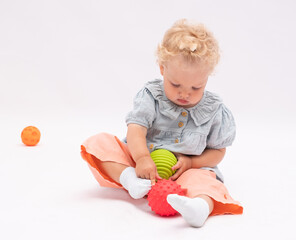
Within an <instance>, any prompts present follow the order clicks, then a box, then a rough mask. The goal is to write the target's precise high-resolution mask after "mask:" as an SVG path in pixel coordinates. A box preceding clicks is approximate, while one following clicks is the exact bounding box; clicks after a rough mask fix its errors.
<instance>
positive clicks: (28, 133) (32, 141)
mask: <svg viewBox="0 0 296 240" xmlns="http://www.w3.org/2000/svg"><path fill="white" fill-rule="evenodd" d="M40 136H41V134H40V131H39V129H38V128H36V127H33V126H29V127H25V128H24V130H23V131H22V135H21V137H22V142H23V143H24V144H25V145H27V146H35V145H36V144H37V143H38V142H39V140H40Z"/></svg>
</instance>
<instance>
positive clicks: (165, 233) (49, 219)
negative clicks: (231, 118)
mask: <svg viewBox="0 0 296 240" xmlns="http://www.w3.org/2000/svg"><path fill="white" fill-rule="evenodd" d="M295 11H296V3H295V1H292V0H290V1H288V0H282V1H275V0H273V1H258V0H256V1H255V0H248V1H234V0H233V1H231V0H228V1H227V0H226V1H219V0H212V1H205V0H202V1H197V0H196V1H193V0H179V1H177V0H163V1H156V0H155V1H136V0H134V1H131V0H130V1H119V0H118V1H114V0H113V1H100V0H97V1H95V0H92V1H91V0H83V1H82V0H72V1H70V0H68V1H67V0H51V1H40V0H39V1H38V0H35V1H33V0H27V1H21V0H10V1H8V0H1V1H0V123H1V124H0V136H1V137H0V153H1V155H0V156H1V158H0V228H1V230H0V238H1V239H98V238H102V239H119V238H121V239H136V238H141V239H151V238H152V237H153V238H154V239H180V238H182V239H217V238H220V239H224V238H228V239H250V238H254V239H261V238H264V239H267V238H273V237H274V238H275V239H278V238H282V239H295V236H294V231H293V227H294V223H293V222H294V220H293V218H294V216H295V213H296V211H295V210H296V209H295V204H294V202H295V188H296V186H295V185H296V184H295V183H296V181H295V177H294V176H295V173H294V172H295V166H296V165H295V160H296V158H295V155H294V151H293V149H294V148H295V146H294V145H295V140H294V139H295V137H294V135H295V133H296V128H295V120H296V111H295V110H296V94H295V87H296V84H295V54H296V44H295V43H296V33H295V23H296V15H295ZM180 18H188V19H192V20H195V21H198V22H202V23H204V24H205V25H206V26H207V27H208V28H209V29H210V30H211V31H213V32H214V34H215V36H216V38H217V39H218V41H219V42H220V47H221V49H222V57H221V62H220V64H219V66H218V68H217V70H216V72H215V75H213V76H212V77H211V78H210V80H209V83H208V90H210V91H213V92H216V93H218V94H219V95H220V96H221V97H222V98H223V99H224V101H225V103H226V105H227V106H228V107H229V108H230V109H231V110H232V112H233V114H234V115H235V117H236V122H237V139H236V142H235V143H234V145H233V146H232V147H231V148H229V150H228V153H227V155H226V157H225V159H224V161H223V162H222V163H221V170H222V171H223V173H224V175H225V179H226V182H225V184H226V185H227V187H228V188H229V190H230V192H231V194H232V196H233V197H234V198H235V199H237V200H239V201H241V202H242V204H243V205H244V207H245V212H244V214H243V215H241V216H218V217H211V218H210V219H209V220H208V221H207V223H206V225H205V226H204V227H203V228H201V229H194V228H190V227H188V226H187V225H186V223H185V222H184V221H183V219H182V218H181V217H180V216H178V217H173V218H161V217H157V216H155V215H154V214H153V213H152V212H151V211H150V209H149V207H148V206H147V201H146V200H145V199H143V200H138V201H135V200H132V199H130V197H129V196H128V195H127V194H126V192H125V191H123V190H116V189H106V188H101V187H99V186H98V184H97V183H96V181H95V180H94V178H93V177H92V175H91V173H90V171H89V170H88V168H87V166H86V163H85V162H84V161H83V160H82V159H81V157H80V144H81V143H82V142H83V141H84V140H85V139H86V138H87V137H89V136H91V135H93V134H96V133H98V132H102V131H104V132H109V133H112V134H115V135H117V136H118V137H119V138H122V137H124V135H125V133H126V126H125V122H124V117H125V115H126V113H127V112H128V111H129V110H130V108H131V106H132V99H133V97H134V95H135V93H136V92H137V91H138V90H139V89H140V88H141V87H142V86H143V84H144V83H145V82H146V81H148V80H151V79H154V78H158V77H160V74H159V70H158V66H157V65H156V62H155V56H154V53H155V49H156V46H157V44H158V43H159V42H160V41H161V39H162V36H163V34H164V32H165V31H166V30H167V29H168V28H169V27H170V26H171V25H172V24H173V23H174V22H175V21H176V20H178V19H180ZM28 125H34V126H37V127H38V128H39V129H40V131H41V134H42V138H41V141H40V143H39V144H38V146H36V147H25V146H24V145H23V144H22V143H21V140H20V134H21V131H22V129H23V128H24V127H26V126H28Z"/></svg>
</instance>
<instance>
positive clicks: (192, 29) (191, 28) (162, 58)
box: [156, 19, 220, 71]
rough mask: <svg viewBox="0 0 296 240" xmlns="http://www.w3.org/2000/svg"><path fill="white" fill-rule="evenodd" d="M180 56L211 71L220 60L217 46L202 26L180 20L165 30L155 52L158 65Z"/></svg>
mask: <svg viewBox="0 0 296 240" xmlns="http://www.w3.org/2000/svg"><path fill="white" fill-rule="evenodd" d="M180 55H181V56H182V57H183V58H184V60H185V61H187V62H189V63H195V62H198V63H201V64H202V65H203V66H206V67H208V68H209V69H210V71H213V70H214V68H215V66H216V65H217V64H218V62H219V59H220V53H219V45H218V42H217V40H216V39H215V38H214V36H213V34H212V33H211V32H210V31H208V30H207V29H206V28H205V26H204V25H203V24H194V23H190V22H189V21H188V20H186V19H181V20H178V21H177V22H175V24H174V25H173V26H172V27H171V28H170V29H168V30H167V32H166V33H165V35H164V37H163V40H162V42H161V43H160V44H159V45H158V48H157V51H156V57H157V62H158V64H160V65H164V64H165V62H166V61H168V60H169V59H170V58H172V57H174V56H180Z"/></svg>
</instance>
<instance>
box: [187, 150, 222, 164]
mask: <svg viewBox="0 0 296 240" xmlns="http://www.w3.org/2000/svg"><path fill="white" fill-rule="evenodd" d="M225 152H226V148H221V149H211V148H207V149H206V150H204V151H203V153H202V154H201V155H197V156H192V157H191V160H192V166H191V167H192V168H201V167H215V166H217V165H218V164H219V163H220V162H221V161H222V159H223V158H224V155H225Z"/></svg>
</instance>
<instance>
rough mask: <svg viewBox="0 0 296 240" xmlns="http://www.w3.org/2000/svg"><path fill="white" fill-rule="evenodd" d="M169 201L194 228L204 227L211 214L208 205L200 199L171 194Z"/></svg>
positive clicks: (168, 197)
mask: <svg viewBox="0 0 296 240" xmlns="http://www.w3.org/2000/svg"><path fill="white" fill-rule="evenodd" d="M167 201H168V203H169V204H170V205H171V206H172V208H174V209H175V210H176V211H178V212H179V213H180V214H181V215H182V216H183V218H184V219H185V221H186V222H187V223H189V224H190V225H191V226H192V227H201V226H202V225H204V223H205V221H206V220H207V218H208V216H209V214H210V209H209V205H208V203H207V202H206V200H204V199H202V198H199V197H197V198H188V197H184V196H180V195H177V194H169V195H168V196H167Z"/></svg>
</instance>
